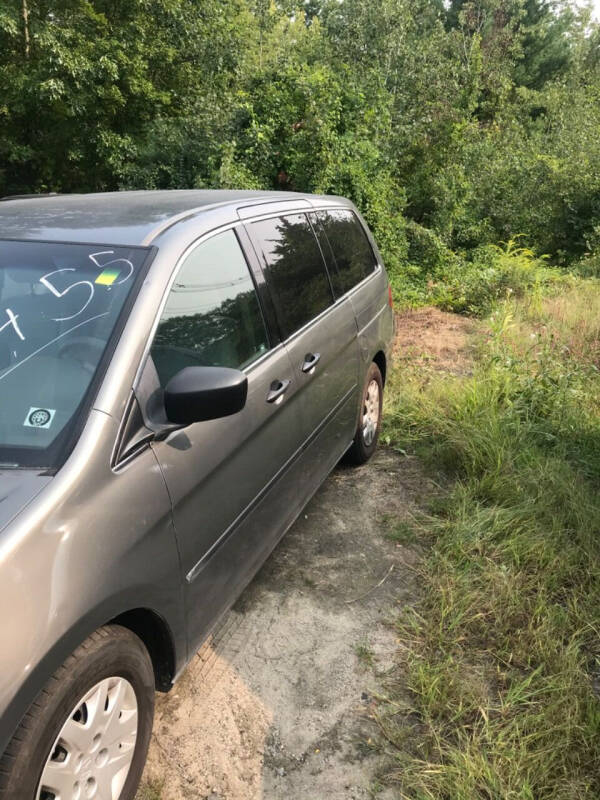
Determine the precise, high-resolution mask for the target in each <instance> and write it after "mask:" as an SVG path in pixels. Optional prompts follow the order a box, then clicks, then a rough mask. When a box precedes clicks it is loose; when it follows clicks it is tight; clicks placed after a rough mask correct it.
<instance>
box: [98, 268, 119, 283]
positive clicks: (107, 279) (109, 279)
mask: <svg viewBox="0 0 600 800" xmlns="http://www.w3.org/2000/svg"><path fill="white" fill-rule="evenodd" d="M118 277H119V270H118V269H105V270H104V271H103V272H101V273H100V275H98V277H97V278H96V280H95V281H94V283H99V284H100V285H101V286H112V285H113V283H114V282H115V281H116V280H117V278H118Z"/></svg>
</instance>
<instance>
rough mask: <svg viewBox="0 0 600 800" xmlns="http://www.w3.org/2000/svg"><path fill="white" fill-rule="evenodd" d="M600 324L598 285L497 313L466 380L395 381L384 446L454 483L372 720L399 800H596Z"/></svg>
mask: <svg viewBox="0 0 600 800" xmlns="http://www.w3.org/2000/svg"><path fill="white" fill-rule="evenodd" d="M599 320H600V286H599V284H597V283H594V282H585V283H580V284H577V285H574V286H573V287H572V288H571V289H570V290H568V291H566V292H564V293H563V294H562V295H561V296H560V297H550V298H544V297H543V296H541V295H538V296H535V297H534V298H533V299H530V300H529V301H526V300H521V301H517V302H515V301H511V302H507V303H504V304H503V306H502V307H501V309H499V310H497V311H496V313H495V314H494V316H493V317H492V318H491V319H490V321H489V324H490V328H491V333H490V335H489V337H488V338H487V340H486V341H485V343H483V344H482V345H481V348H480V356H479V359H478V363H477V364H476V366H475V371H474V374H473V376H472V377H469V378H457V377H453V376H445V377H440V376H439V375H433V374H431V375H427V374H424V373H423V371H422V370H421V371H420V372H419V373H418V374H417V373H415V374H412V375H410V374H407V371H406V369H405V368H403V371H402V374H401V375H400V374H398V373H397V374H395V375H394V376H393V377H392V380H391V392H389V393H388V395H389V396H390V401H389V403H388V409H387V435H388V436H389V438H390V440H391V442H392V444H394V445H396V446H398V447H401V448H402V449H404V450H406V449H412V450H414V451H416V452H418V453H420V454H421V456H422V457H423V458H424V460H425V462H426V463H427V464H428V465H429V468H430V469H431V470H433V471H435V472H437V473H440V474H442V475H444V476H447V477H450V478H452V481H451V484H450V485H451V488H450V489H448V490H447V491H446V492H445V494H443V495H442V496H441V497H440V498H437V499H436V501H435V506H434V507H432V508H431V509H430V513H429V514H426V515H424V516H423V518H422V519H421V520H419V521H418V523H417V527H418V533H419V535H420V536H421V537H422V538H423V539H424V540H426V541H428V542H429V544H430V548H429V555H428V557H427V558H426V559H425V561H424V562H423V564H422V567H421V569H422V576H421V577H422V585H423V595H422V598H421V600H420V602H419V603H418V605H417V606H415V607H414V608H410V609H408V610H407V611H406V612H405V613H404V614H403V616H402V617H401V618H400V619H399V620H398V623H397V626H398V637H399V642H400V652H399V659H400V665H399V666H400V669H399V670H398V673H397V674H398V677H397V681H396V682H392V683H391V684H390V686H389V692H390V694H389V699H388V702H387V703H384V704H383V705H382V707H381V709H380V717H379V718H380V723H381V726H382V730H383V732H384V734H385V736H386V738H387V739H388V741H389V742H391V743H393V745H394V750H393V752H394V761H395V766H394V767H393V768H392V769H391V771H390V775H389V779H390V780H392V781H393V782H394V783H396V784H397V785H398V786H399V788H400V796H401V797H406V798H415V799H418V800H424V799H425V798H431V799H432V800H433V798H435V800H445V799H447V800H478V799H479V798H481V799H482V800H483V799H484V798H485V799H486V800H492V799H494V800H496V799H497V800H509V798H515V800H517V798H518V800H579V799H580V798H586V799H587V798H598V797H600V769H599V765H600V699H599V698H600V494H599V489H600V411H599V406H598V397H599V396H600V376H599V372H598V358H599V355H600V350H599V348H598V339H599V337H598V332H599V329H600V323H599Z"/></svg>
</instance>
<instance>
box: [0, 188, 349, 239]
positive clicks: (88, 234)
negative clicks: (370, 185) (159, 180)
mask: <svg viewBox="0 0 600 800" xmlns="http://www.w3.org/2000/svg"><path fill="white" fill-rule="evenodd" d="M318 199H322V200H325V199H327V200H332V199H334V198H331V197H328V198H325V197H324V196H321V197H319V196H317V195H310V194H300V193H299V192H269V191H260V190H252V191H241V190H235V191H234V190H221V189H182V190H179V189H177V190H162V191H144V190H142V191H128V192H102V193H97V194H68V195H67V194H66V195H29V196H20V197H15V198H10V197H7V198H4V199H2V202H0V239H37V240H42V241H45V240H46V241H63V242H89V243H97V244H115V245H118V244H126V245H144V244H150V243H151V242H153V241H155V240H156V239H157V237H159V236H160V234H161V233H162V232H163V231H165V229H167V228H169V227H171V226H172V225H173V224H174V223H176V222H177V221H179V220H182V219H189V218H190V217H192V216H195V215H196V214H199V213H202V212H203V211H207V210H208V209H209V208H215V207H219V206H221V207H227V206H232V207H233V208H234V209H237V208H239V207H242V206H245V205H255V204H260V203H263V202H264V203H268V202H277V201H287V200H289V201H301V200H304V201H305V203H306V205H307V206H311V205H313V203H314V201H315V200H318ZM335 199H336V200H340V201H342V202H344V203H347V202H348V201H345V200H342V198H335ZM307 201H308V202H307ZM231 216H232V218H235V214H232V215H231Z"/></svg>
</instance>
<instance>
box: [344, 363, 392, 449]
mask: <svg viewBox="0 0 600 800" xmlns="http://www.w3.org/2000/svg"><path fill="white" fill-rule="evenodd" d="M382 409H383V379H382V377H381V371H380V369H379V367H378V366H377V364H375V363H374V362H373V363H372V364H371V366H370V367H369V371H368V372H367V377H366V379H365V385H364V388H363V396H362V407H361V413H360V417H359V420H358V426H357V428H356V433H355V435H354V440H353V442H352V445H351V446H350V449H349V450H348V452H347V454H346V458H347V460H348V461H349V462H350V463H351V464H364V463H365V462H367V461H368V460H369V459H370V458H371V456H372V455H373V453H374V452H375V450H376V448H377V441H378V439H379V429H380V428H381V411H382Z"/></svg>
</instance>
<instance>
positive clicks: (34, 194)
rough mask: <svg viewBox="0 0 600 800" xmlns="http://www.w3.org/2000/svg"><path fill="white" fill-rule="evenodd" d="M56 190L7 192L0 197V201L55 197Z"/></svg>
mask: <svg viewBox="0 0 600 800" xmlns="http://www.w3.org/2000/svg"><path fill="white" fill-rule="evenodd" d="M57 195H58V192H40V193H37V192H32V193H31V194H7V195H5V196H4V197H0V203H2V202H4V201H6V200H32V199H33V198H34V197H35V198H38V197H56V196H57Z"/></svg>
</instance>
